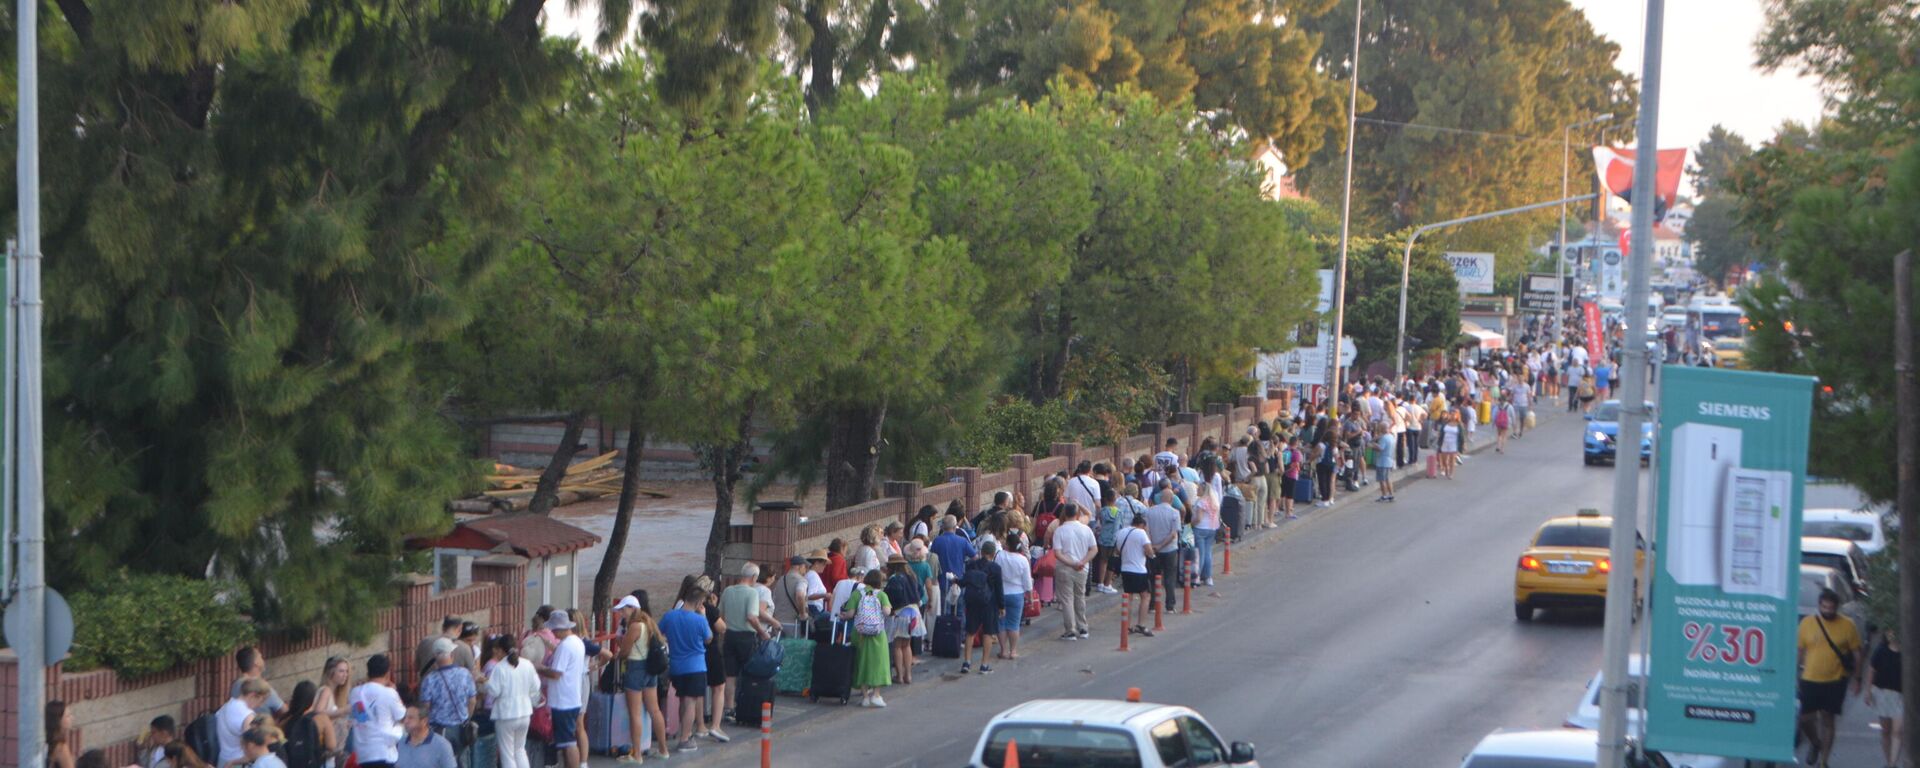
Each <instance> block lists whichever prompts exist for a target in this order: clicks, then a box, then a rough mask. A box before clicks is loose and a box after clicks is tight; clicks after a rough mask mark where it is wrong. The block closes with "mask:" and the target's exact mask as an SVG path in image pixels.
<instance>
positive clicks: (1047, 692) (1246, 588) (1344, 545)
mask: <svg viewBox="0 0 1920 768" xmlns="http://www.w3.org/2000/svg"><path fill="white" fill-rule="evenodd" d="M1581 423H1582V422H1580V421H1579V420H1577V419H1575V418H1571V417H1568V416H1567V415H1566V414H1564V413H1563V412H1559V413H1555V414H1554V415H1553V417H1552V418H1549V419H1547V420H1545V421H1543V422H1542V423H1541V425H1540V428H1539V429H1537V430H1536V431H1534V432H1532V433H1529V434H1528V435H1527V437H1526V438H1524V439H1520V440H1516V441H1513V442H1511V443H1510V446H1509V451H1508V452H1507V453H1505V454H1495V453H1494V452H1492V451H1491V450H1490V449H1489V450H1484V451H1482V452H1479V453H1477V454H1475V455H1473V456H1472V457H1471V458H1470V460H1469V461H1467V462H1466V463H1464V464H1463V465H1462V467H1461V469H1460V472H1459V473H1458V477H1457V479H1455V480H1452V481H1447V480H1426V479H1420V480H1417V481H1413V482H1409V483H1406V487H1405V488H1404V489H1403V490H1401V491H1400V492H1399V494H1398V497H1399V501H1397V502H1395V503H1392V504H1381V503H1375V502H1373V501H1372V497H1373V496H1374V494H1373V490H1374V489H1372V488H1367V489H1364V490H1363V492H1362V493H1361V494H1356V496H1358V497H1359V498H1356V499H1352V500H1350V501H1348V502H1346V503H1343V504H1341V505H1340V506H1338V507H1336V508H1334V509H1331V510H1314V511H1313V512H1311V513H1309V514H1307V515H1304V516H1303V519H1302V520H1299V521H1295V522H1292V523H1288V524H1287V525H1285V526H1283V527H1282V528H1281V529H1280V530H1279V531H1270V532H1266V534H1265V535H1263V536H1261V537H1259V538H1258V539H1256V540H1254V541H1253V542H1251V543H1250V544H1247V545H1244V546H1241V547H1236V548H1235V551H1234V563H1233V564H1234V572H1233V574H1232V575H1221V576H1219V577H1218V578H1217V579H1216V581H1217V583H1218V586H1217V587H1214V588H1211V589H1209V590H1208V592H1207V593H1206V594H1202V593H1200V592H1195V598H1196V599H1195V601H1194V605H1195V612H1194V614H1193V615H1168V616H1166V617H1165V623H1166V630H1165V631H1164V632H1162V633H1160V635H1159V636H1158V637H1155V638H1151V639H1145V638H1136V639H1135V640H1134V642H1133V650H1132V651H1131V652H1129V653H1119V652H1116V651H1115V646H1116V644H1117V642H1118V635H1117V632H1116V630H1117V628H1118V626H1119V623H1120V622H1119V616H1118V611H1117V608H1115V605H1116V603H1115V600H1114V598H1111V597H1100V598H1099V599H1097V600H1096V601H1095V602H1094V609H1095V611H1096V616H1095V621H1094V630H1095V631H1094V637H1093V639H1092V640H1091V641H1081V642H1075V643H1065V642H1060V641H1057V640H1055V639H1054V636H1055V635H1057V634H1058V632H1059V629H1058V627H1059V623H1058V622H1059V618H1058V615H1057V614H1055V613H1052V612H1048V613H1047V614H1046V615H1045V616H1044V617H1043V618H1042V619H1040V620H1037V621H1036V622H1035V624H1034V626H1032V627H1029V629H1028V631H1027V633H1026V638H1025V639H1024V641H1023V655H1024V656H1025V658H1023V659H1021V660H1020V661H1016V662H1002V663H999V664H996V665H995V672H994V674H992V675H990V676H981V675H978V674H974V675H968V676H965V677H959V676H956V675H953V674H951V673H952V671H953V670H954V669H955V668H956V667H957V664H956V663H955V662H953V661H950V660H946V659H931V660H929V661H928V662H927V663H926V664H924V665H921V666H920V667H919V668H918V671H917V672H916V674H915V677H916V681H915V683H914V684H913V685H911V686H894V687H892V688H889V689H887V691H886V698H887V700H888V702H889V703H890V704H891V706H890V707H889V708H887V709H885V710H866V709H860V708H858V707H847V708H842V707H839V706H837V705H833V704H820V705H812V704H808V703H806V702H805V701H804V700H802V699H797V698H791V697H781V698H780V699H779V700H778V702H777V703H776V707H775V715H774V719H775V725H774V731H775V738H774V746H773V764H774V765H778V766H815V765H860V766H869V767H871V768H904V767H905V766H960V765H964V764H965V763H966V761H967V759H968V757H969V756H970V752H971V750H972V748H973V745H974V742H975V740H976V739H977V738H978V736H979V734H980V732H981V729H982V726H983V725H984V724H985V723H986V722H987V720H988V719H989V718H990V717H992V716H993V715H994V714H996V713H998V712H1000V711H1001V710H1003V709H1005V708H1007V707H1009V706H1012V705H1013V704H1016V703H1019V702H1022V701H1026V700H1029V699H1035V698H1058V697H1092V698H1120V697H1123V696H1124V695H1125V694H1126V691H1127V689H1128V688H1129V687H1135V686H1137V687H1139V688H1140V689H1141V690H1142V691H1143V693H1144V697H1145V698H1146V700H1148V701H1157V702H1168V703H1177V704H1183V705H1187V706H1191V707H1193V708H1195V709H1197V710H1199V711H1200V712H1201V713H1203V714H1204V715H1206V717H1207V718H1208V719H1209V720H1210V721H1212V722H1213V724H1214V726H1215V727H1216V728H1217V729H1219V730H1220V731H1221V733H1222V734H1223V735H1224V736H1225V737H1226V738H1227V739H1229V740H1245V741H1251V742H1254V743H1255V744H1256V745H1258V748H1259V755H1260V759H1261V763H1262V764H1263V765H1269V766H1273V765H1293V766H1368V767H1371V766H1382V767H1389V766H1390V767H1396V768H1397V767H1401V766H1405V767H1409V768H1411V767H1414V766H1454V765H1458V763H1459V761H1460V759H1461V757H1462V756H1464V755H1465V753H1466V752H1467V751H1468V750H1469V749H1471V748H1472V746H1473V745H1474V743H1475V742H1477V741H1478V740H1479V739H1480V737H1482V736H1483V735H1485V734H1486V733H1488V732H1490V731H1492V730H1494V729H1497V728H1503V727H1505V728H1552V727H1557V726H1559V725H1560V724H1561V722H1562V720H1563V719H1564V717H1565V716H1566V714H1567V713H1568V712H1569V711H1571V710H1572V709H1573V707H1574V705H1575V703H1576V700H1577V699H1578V698H1579V697H1580V695H1581V694H1582V692H1583V691H1584V689H1585V685H1586V681H1587V680H1588V678H1589V677H1591V675H1592V674H1593V673H1594V671H1595V670H1597V669H1598V668H1599V665H1600V649H1601V638H1600V629H1601V627H1600V616H1599V612H1598V611H1579V612H1543V613H1541V614H1540V615H1539V616H1538V617H1537V618H1536V619H1535V620H1534V621H1532V622H1530V623H1520V622H1516V621H1515V620H1514V619H1513V611H1512V583H1513V581H1512V580H1513V563H1514V559H1515V558H1516V557H1517V556H1518V553H1519V551H1520V550H1521V548H1522V547H1523V546H1524V544H1525V541H1526V540H1527V537H1528V536H1529V535H1530V534H1531V533H1532V531H1533V529H1534V528H1535V527H1536V526H1537V525H1538V524H1539V522H1540V521H1541V520H1542V519H1544V518H1545V517H1547V516H1550V515H1556V514H1566V513H1570V512H1572V511H1574V510H1577V509H1579V508H1581V507H1599V508H1602V509H1605V508H1607V507H1608V504H1609V500H1610V498H1611V487H1612V485H1611V481H1612V473H1611V471H1610V470H1609V469H1602V468H1588V467H1584V466H1582V464H1581V461H1580V454H1579V452H1580V448H1579V440H1580V438H1579V432H1580V430H1579V425H1580V424H1581ZM1480 436H1481V438H1482V440H1481V442H1490V440H1491V430H1482V431H1481V433H1480ZM1643 498H1644V496H1643ZM1217 556H1218V555H1216V557H1217ZM1855 703H1856V704H1857V702H1855ZM1854 709H1855V712H1853V713H1850V714H1853V715H1855V716H1856V717H1857V716H1858V715H1857V713H1858V711H1859V709H1861V707H1857V706H1856V707H1855V708H1854ZM1848 719H1849V720H1853V719H1854V718H1851V717H1850V718H1848ZM728 730H729V732H730V733H731V734H732V735H733V736H734V739H735V741H734V743H733V744H731V745H725V746H722V745H715V744H711V743H707V744H703V745H702V747H701V749H700V750H699V751H698V752H695V753H691V754H676V755H675V756H674V757H673V758H672V760H671V761H669V762H670V763H671V764H673V765H679V766H740V765H753V764H756V763H757V761H758V757H759V754H758V752H759V747H758V745H757V743H756V742H757V740H758V738H759V734H758V733H749V732H747V731H746V730H745V729H742V728H739V727H729V729H728ZM1846 730H1848V731H1851V733H1849V734H1847V735H1849V736H1851V737H1853V738H1851V739H1849V740H1848V741H1852V742H1853V743H1852V744H1843V747H1847V749H1845V751H1844V752H1843V754H1847V755H1848V756H1849V757H1851V756H1852V754H1856V753H1857V754H1858V757H1859V758H1860V760H1859V762H1857V763H1856V762H1855V761H1853V760H1846V761H1836V763H1835V765H1856V764H1858V765H1877V764H1878V763H1877V762H1874V760H1876V758H1875V757H1874V755H1876V754H1877V742H1868V741H1866V739H1868V738H1875V737H1877V734H1874V733H1873V732H1871V731H1868V730H1867V729H1866V728H1865V726H1864V723H1860V722H1857V721H1856V722H1855V723H1854V725H1853V727H1851V728H1847V729H1846ZM1862 742H1865V743H1862ZM1837 757H1838V756H1837ZM595 762H596V763H597V764H604V765H608V766H610V765H612V761H611V760H607V759H604V758H599V759H596V760H595ZM648 762H650V763H654V762H656V761H652V760H650V761H648Z"/></svg>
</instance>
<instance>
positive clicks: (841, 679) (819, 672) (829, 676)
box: [755, 619, 854, 725]
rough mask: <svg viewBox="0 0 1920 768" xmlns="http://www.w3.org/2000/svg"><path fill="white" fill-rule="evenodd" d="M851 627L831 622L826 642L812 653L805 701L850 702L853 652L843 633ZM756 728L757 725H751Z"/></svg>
mask: <svg viewBox="0 0 1920 768" xmlns="http://www.w3.org/2000/svg"><path fill="white" fill-rule="evenodd" d="M850 628H851V625H850V624H848V623H847V622H844V621H840V620H838V619H835V620H834V622H833V629H832V631H831V632H830V633H829V638H828V642H825V643H821V644H819V645H817V646H815V647H814V649H813V682H812V684H810V685H808V686H807V699H808V700H809V701H813V702H818V701H820V700H821V699H839V700H840V703H841V704H845V703H847V701H848V700H850V699H852V698H853V660H854V650H853V645H852V643H851V640H850V638H848V637H847V632H848V630H849V629H850ZM755 725H758V723H755Z"/></svg>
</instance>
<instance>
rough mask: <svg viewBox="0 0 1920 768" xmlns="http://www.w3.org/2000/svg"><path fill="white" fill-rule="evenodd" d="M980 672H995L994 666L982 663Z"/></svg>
mask: <svg viewBox="0 0 1920 768" xmlns="http://www.w3.org/2000/svg"><path fill="white" fill-rule="evenodd" d="M980 674H983V675H990V674H993V667H989V666H987V665H985V664H982V665H980Z"/></svg>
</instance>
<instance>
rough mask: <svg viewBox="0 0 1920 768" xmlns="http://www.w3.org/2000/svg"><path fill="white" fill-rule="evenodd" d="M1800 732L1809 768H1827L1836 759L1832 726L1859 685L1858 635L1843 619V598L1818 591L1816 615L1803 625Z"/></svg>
mask: <svg viewBox="0 0 1920 768" xmlns="http://www.w3.org/2000/svg"><path fill="white" fill-rule="evenodd" d="M1797 641H1798V642H1797V645H1798V648H1799V667H1800V729H1801V731H1802V732H1804V733H1805V734H1806V735H1807V745H1808V749H1807V764H1808V765H1813V766H1819V768H1827V760H1828V759H1829V758H1831V757H1832V756H1833V741H1834V728H1833V721H1834V719H1835V718H1837V717H1839V716H1840V711H1841V709H1842V708H1843V707H1845V705H1846V702H1847V688H1848V686H1849V685H1851V686H1852V687H1853V688H1854V689H1855V690H1856V691H1858V689H1859V686H1860V675H1859V672H1858V669H1859V666H1860V665H1859V664H1858V663H1857V660H1858V657H1859V655H1860V633H1859V631H1858V630H1857V629H1855V628H1854V626H1853V620H1852V619H1849V618H1847V617H1845V616H1841V615H1840V596H1839V595H1837V594H1834V592H1833V590H1830V589H1823V590H1821V591H1820V609H1819V611H1818V612H1816V613H1814V614H1813V615H1810V616H1808V617H1806V618H1804V619H1801V620H1800V632H1799V637H1798V638H1797Z"/></svg>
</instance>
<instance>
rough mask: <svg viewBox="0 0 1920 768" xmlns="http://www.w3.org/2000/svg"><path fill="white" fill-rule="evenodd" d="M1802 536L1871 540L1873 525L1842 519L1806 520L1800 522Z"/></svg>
mask: <svg viewBox="0 0 1920 768" xmlns="http://www.w3.org/2000/svg"><path fill="white" fill-rule="evenodd" d="M1800 535H1802V536H1825V537H1827V538H1830V539H1846V540H1847V541H1873V526H1872V525H1869V524H1867V523H1850V522H1847V521H1844V520H1808V521H1807V522H1805V523H1803V524H1801V526H1800Z"/></svg>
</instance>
